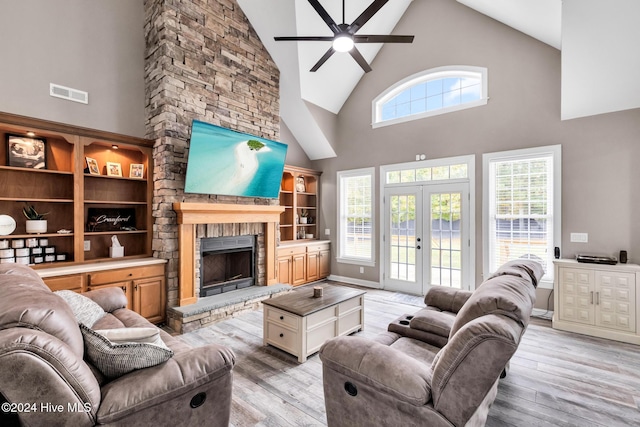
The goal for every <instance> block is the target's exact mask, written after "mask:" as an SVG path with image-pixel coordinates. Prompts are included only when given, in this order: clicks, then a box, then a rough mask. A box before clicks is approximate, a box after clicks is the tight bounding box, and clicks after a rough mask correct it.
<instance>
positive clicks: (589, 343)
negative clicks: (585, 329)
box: [180, 289, 640, 427]
mask: <svg viewBox="0 0 640 427" xmlns="http://www.w3.org/2000/svg"><path fill="white" fill-rule="evenodd" d="M421 306H424V304H423V303H422V298H419V297H414V296H411V295H403V294H397V293H392V292H386V291H380V290H370V289H367V294H366V295H365V329H364V331H362V332H359V333H358V334H359V335H361V336H365V337H370V336H375V335H376V334H378V333H379V332H381V331H383V330H386V327H387V325H388V323H389V322H390V321H391V320H393V319H395V318H396V317H398V316H400V315H402V314H404V313H413V312H415V311H417V310H418V309H419V307H421ZM180 339H182V340H184V341H185V342H187V343H190V344H191V345H195V346H199V345H204V344H205V343H209V342H216V343H220V344H224V345H227V346H229V347H230V348H232V349H233V351H234V352H235V354H236V366H235V368H234V386H233V406H232V409H231V422H232V426H233V427H246V426H274V427H275V426H278V427H280V426H324V425H326V416H325V409H324V401H323V391H322V364H321V362H320V359H319V357H318V355H317V354H316V355H313V356H311V357H310V358H309V360H307V362H305V363H303V364H298V363H297V361H296V358H295V357H294V356H290V355H288V354H286V353H284V352H282V351H280V350H278V349H276V348H273V347H270V346H267V347H265V346H263V345H262V311H255V312H251V313H246V314H242V315H240V316H238V317H236V318H233V319H230V320H226V321H223V322H220V323H217V324H215V325H213V326H210V327H207V328H203V329H200V330H198V331H194V332H191V333H188V334H184V335H181V336H180ZM639 407H640V346H636V345H631V344H624V343H618V342H615V341H609V340H604V339H600V338H592V337H587V336H584V335H578V334H573V333H568V332H562V331H557V330H554V329H552V328H551V322H550V321H547V320H540V319H535V318H534V319H533V320H532V322H531V324H530V325H529V328H528V329H527V332H526V333H525V335H524V337H523V340H522V342H521V344H520V347H519V348H518V351H517V353H516V354H515V355H514V357H513V358H512V360H511V369H510V371H509V374H508V376H507V377H506V378H504V379H502V380H501V381H500V386H499V389H498V396H497V398H496V400H495V402H494V404H493V406H492V407H491V410H490V412H489V419H488V420H487V425H488V426H518V427H523V426H580V427H585V426H606V427H614V426H637V425H640V410H639ZM372 427H373V426H372Z"/></svg>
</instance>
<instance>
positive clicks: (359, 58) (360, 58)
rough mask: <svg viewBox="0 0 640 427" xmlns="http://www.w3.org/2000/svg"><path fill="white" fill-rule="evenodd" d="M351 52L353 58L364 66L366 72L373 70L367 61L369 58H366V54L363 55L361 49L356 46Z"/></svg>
mask: <svg viewBox="0 0 640 427" xmlns="http://www.w3.org/2000/svg"><path fill="white" fill-rule="evenodd" d="M349 53H350V54H351V56H352V57H353V59H355V60H356V62H357V63H358V65H360V67H362V69H363V70H364V72H365V73H368V72H369V71H371V67H370V66H369V63H367V60H366V59H364V56H362V54H361V53H360V51H359V50H358V49H357V48H356V47H355V46H354V47H353V49H351V50H350V51H349Z"/></svg>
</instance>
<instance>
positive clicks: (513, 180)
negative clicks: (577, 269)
mask: <svg viewBox="0 0 640 427" xmlns="http://www.w3.org/2000/svg"><path fill="white" fill-rule="evenodd" d="M552 160H553V159H552V156H551V155H549V156H545V157H542V158H541V157H534V158H525V159H518V160H503V161H500V160H496V161H493V162H491V167H490V171H492V172H491V173H493V175H494V176H493V177H492V178H491V181H492V182H493V187H492V188H490V189H489V190H490V194H489V197H490V198H491V199H492V200H493V203H492V206H494V209H495V210H494V211H493V212H488V215H489V217H490V218H494V219H493V220H492V225H491V229H492V230H493V231H492V235H491V236H490V242H489V246H490V247H489V250H490V258H491V266H490V268H491V271H495V270H496V269H497V268H498V267H500V265H502V264H504V263H505V262H507V261H511V260H514V259H518V258H522V259H533V260H535V261H538V262H540V264H542V267H543V268H544V270H545V273H546V274H545V276H546V278H547V279H549V277H550V276H551V275H552V274H553V272H552V271H551V270H553V266H552V258H553V254H552V252H553V251H552V250H550V248H552V247H553V233H551V232H549V231H550V230H548V225H549V224H553V217H552V216H551V215H550V213H549V209H548V208H549V206H550V205H551V203H553V200H552V195H551V192H550V191H549V190H548V183H549V182H551V181H552V180H553V176H552V172H553V171H552V168H551V166H550V165H551V162H552Z"/></svg>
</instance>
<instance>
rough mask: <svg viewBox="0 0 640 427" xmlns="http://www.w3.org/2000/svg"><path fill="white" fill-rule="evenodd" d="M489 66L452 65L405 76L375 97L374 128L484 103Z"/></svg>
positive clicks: (485, 101) (485, 100)
mask: <svg viewBox="0 0 640 427" xmlns="http://www.w3.org/2000/svg"><path fill="white" fill-rule="evenodd" d="M488 98H489V97H488V95H487V69H486V68H482V67H470V66H449V67H438V68H432V69H430V70H425V71H422V72H420V73H417V74H414V75H412V76H409V77H407V78H406V79H403V80H401V81H399V82H397V83H395V84H394V85H392V86H391V87H389V88H388V89H387V90H385V91H384V92H382V93H381V94H380V95H378V96H377V97H376V99H374V100H373V122H372V126H373V127H374V128H376V127H380V126H388V125H391V124H396V123H402V122H406V121H409V120H416V119H421V118H424V117H429V116H434V115H436V114H444V113H449V112H452V111H457V110H462V109H465V108H471V107H477V106H480V105H485V104H486V103H487V99H488Z"/></svg>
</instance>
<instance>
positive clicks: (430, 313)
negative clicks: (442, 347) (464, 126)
mask: <svg viewBox="0 0 640 427" xmlns="http://www.w3.org/2000/svg"><path fill="white" fill-rule="evenodd" d="M455 318H456V317H455V315H454V314H453V313H451V312H449V311H435V310H429V309H424V308H423V309H422V310H420V311H418V312H417V313H416V314H414V315H413V318H412V319H411V322H410V323H409V326H410V327H411V329H417V330H419V331H424V332H430V333H432V334H436V335H439V336H442V337H448V336H449V332H451V326H453V321H454V320H455Z"/></svg>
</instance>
